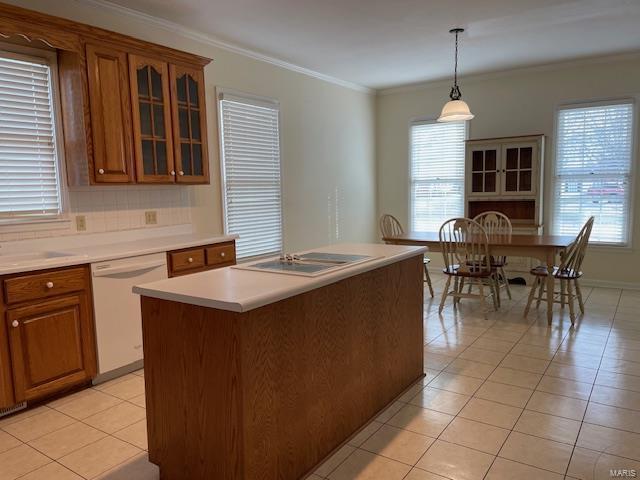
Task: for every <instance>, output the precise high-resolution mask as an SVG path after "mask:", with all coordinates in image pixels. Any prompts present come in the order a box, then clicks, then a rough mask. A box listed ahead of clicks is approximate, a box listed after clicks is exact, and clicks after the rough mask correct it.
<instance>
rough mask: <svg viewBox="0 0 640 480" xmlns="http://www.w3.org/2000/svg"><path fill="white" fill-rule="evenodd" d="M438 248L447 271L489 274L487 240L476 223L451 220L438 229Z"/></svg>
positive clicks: (469, 220)
mask: <svg viewBox="0 0 640 480" xmlns="http://www.w3.org/2000/svg"><path fill="white" fill-rule="evenodd" d="M439 237H440V248H441V250H442V256H443V257H444V265H445V268H446V270H447V271H452V270H456V271H458V272H469V273H476V274H483V273H490V272H491V263H490V262H489V261H488V259H489V238H488V236H487V232H486V231H485V230H484V228H482V225H480V224H479V223H478V222H476V221H474V220H471V219H470V218H452V219H450V220H447V221H446V222H444V223H443V224H442V226H441V227H440V233H439Z"/></svg>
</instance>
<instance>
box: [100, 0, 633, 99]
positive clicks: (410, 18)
mask: <svg viewBox="0 0 640 480" xmlns="http://www.w3.org/2000/svg"><path fill="white" fill-rule="evenodd" d="M110 1H111V3H116V4H119V5H121V6H126V7H128V8H130V9H134V10H137V11H140V12H143V13H146V14H149V15H152V16H154V17H158V18H162V19H165V20H169V21H171V22H175V23H177V24H180V25H182V26H184V27H186V28H188V29H190V30H195V31H198V32H201V33H204V34H206V35H209V36H211V37H214V38H216V39H218V40H220V41H223V42H226V43H230V44H233V45H236V46H238V47H242V48H245V49H249V50H252V51H254V52H257V53H259V54H262V55H267V56H270V57H273V58H275V59H278V60H280V61H284V62H288V63H291V64H294V65H297V66H300V67H304V68H307V69H310V70H314V71H316V72H320V73H322V74H325V75H329V76H332V77H335V78H338V79H341V80H344V81H348V82H353V83H356V84H359V85H362V86H366V87H370V88H376V89H378V88H386V87H391V86H397V85H404V84H410V83H416V82H422V81H430V80H437V79H443V78H446V77H448V76H450V75H451V71H452V68H453V38H452V36H451V35H450V34H449V33H448V30H449V28H451V27H453V26H462V27H464V28H466V32H465V33H464V34H463V36H462V37H461V47H460V48H461V50H460V64H461V65H460V67H461V68H460V72H461V74H462V75H465V74H471V73H481V72H489V71H495V70H503V69H509V68H515V67H522V66H528V65H537V64H545V63H552V62H559V61H563V60H567V59H576V58H582V57H592V56H600V55H605V54H610V53H618V52H627V51H633V50H639V49H640V30H638V25H640V0H517V1H514V0H482V1H478V0H448V1H442V0H392V1H389V0H110Z"/></svg>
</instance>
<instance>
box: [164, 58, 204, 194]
mask: <svg viewBox="0 0 640 480" xmlns="http://www.w3.org/2000/svg"><path fill="white" fill-rule="evenodd" d="M169 78H170V82H171V114H172V115H171V117H172V123H173V144H174V151H175V165H176V173H177V176H176V181H177V182H178V183H209V160H208V156H207V118H206V111H205V94H204V89H205V87H204V74H203V71H202V69H196V68H190V67H184V66H178V65H174V64H171V65H169Z"/></svg>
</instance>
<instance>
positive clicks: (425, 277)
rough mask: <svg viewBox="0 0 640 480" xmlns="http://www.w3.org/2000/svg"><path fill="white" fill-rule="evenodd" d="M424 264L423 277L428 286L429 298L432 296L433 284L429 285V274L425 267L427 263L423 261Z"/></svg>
mask: <svg viewBox="0 0 640 480" xmlns="http://www.w3.org/2000/svg"><path fill="white" fill-rule="evenodd" d="M422 265H423V266H424V279H425V280H426V281H427V286H428V287H429V293H430V294H431V298H433V286H432V285H431V277H430V276H429V269H428V268H427V264H426V263H423V264H422Z"/></svg>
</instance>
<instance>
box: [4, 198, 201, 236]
mask: <svg viewBox="0 0 640 480" xmlns="http://www.w3.org/2000/svg"><path fill="white" fill-rule="evenodd" d="M191 205H192V197H191V191H190V189H189V187H186V186H185V187H182V186H175V185H172V186H170V187H166V186H144V187H130V186H122V187H106V188H100V187H79V188H72V189H69V209H68V216H69V220H70V224H69V225H66V224H65V227H64V228H59V227H58V228H51V229H47V228H43V229H40V228H39V229H37V230H33V229H32V228H28V227H27V228H25V231H16V228H15V226H13V227H12V228H11V229H10V231H5V232H3V227H2V226H0V242H6V241H15V240H25V239H32V238H47V237H55V236H62V235H81V234H87V233H101V232H114V231H122V230H134V229H140V228H155V227H167V226H170V225H182V224H190V223H191ZM147 211H155V212H156V215H157V223H156V224H153V225H146V224H145V212H147ZM77 215H83V216H84V217H85V221H86V230H84V231H81V232H79V231H77V230H76V216H77Z"/></svg>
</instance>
